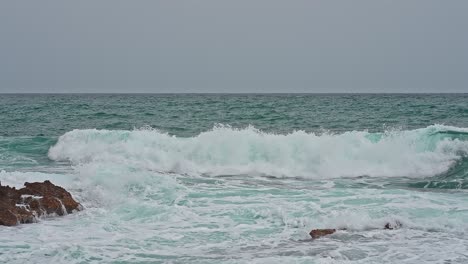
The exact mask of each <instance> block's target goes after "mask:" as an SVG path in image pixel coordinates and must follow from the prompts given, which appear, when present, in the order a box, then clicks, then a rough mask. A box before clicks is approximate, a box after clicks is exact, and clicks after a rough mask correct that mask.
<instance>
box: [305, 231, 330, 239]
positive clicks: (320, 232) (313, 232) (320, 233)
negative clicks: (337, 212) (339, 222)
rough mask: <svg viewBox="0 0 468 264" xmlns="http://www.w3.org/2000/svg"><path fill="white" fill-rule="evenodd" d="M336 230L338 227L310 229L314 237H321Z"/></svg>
mask: <svg viewBox="0 0 468 264" xmlns="http://www.w3.org/2000/svg"><path fill="white" fill-rule="evenodd" d="M335 232H336V229H313V230H312V231H310V233H309V235H310V236H311V237H312V238H313V239H316V238H319V237H323V236H326V235H331V234H333V233H335Z"/></svg>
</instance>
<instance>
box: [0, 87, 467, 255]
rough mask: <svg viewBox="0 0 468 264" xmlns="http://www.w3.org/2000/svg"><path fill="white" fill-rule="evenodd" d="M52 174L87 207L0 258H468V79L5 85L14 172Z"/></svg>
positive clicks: (24, 230) (2, 152) (11, 231)
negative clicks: (383, 83) (272, 87)
mask: <svg viewBox="0 0 468 264" xmlns="http://www.w3.org/2000/svg"><path fill="white" fill-rule="evenodd" d="M44 180H51V181H52V182H53V183H55V184H58V185H60V186H63V187H64V188H65V189H67V190H68V191H70V193H71V194H72V195H73V196H74V198H75V199H76V200H78V201H79V202H80V203H81V204H82V205H83V206H84V208H85V209H84V210H83V211H81V212H78V213H75V214H70V215H67V216H64V217H48V218H43V219H40V221H39V222H38V223H36V224H24V225H19V226H15V227H0V263H9V264H12V263H445V264H452V263H468V94H381V95H373V94H361V95H357V94H264V95H254V94H246V95H222V94H198V95H197V94H180V95H164V94H139V95H118V94H116V95H106V94H103V95H99V94H93V95H91V94H88V95H86V94H82V95H34V94H31V95H27V94H25V95H13V94H11V95H0V181H1V183H2V185H13V186H17V187H21V186H22V185H23V183H24V182H26V181H29V182H33V181H44ZM386 223H392V224H396V223H401V224H402V227H401V228H399V229H395V230H384V229H383V227H384V225H385V224H386ZM315 228H339V229H345V230H339V231H337V232H336V233H335V234H333V235H330V236H326V237H322V238H320V239H316V240H312V239H311V238H310V236H309V234H308V233H309V232H310V230H311V229H315Z"/></svg>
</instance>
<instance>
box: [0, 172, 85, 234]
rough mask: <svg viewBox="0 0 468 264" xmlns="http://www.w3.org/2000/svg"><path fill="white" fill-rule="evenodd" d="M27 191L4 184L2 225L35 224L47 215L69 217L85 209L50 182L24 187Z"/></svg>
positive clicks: (0, 194) (0, 190) (0, 204)
mask: <svg viewBox="0 0 468 264" xmlns="http://www.w3.org/2000/svg"><path fill="white" fill-rule="evenodd" d="M24 186H25V187H24V188H21V189H19V190H17V189H16V188H14V187H9V186H2V185H1V183H0V225H6V226H13V225H17V224H23V223H34V222H36V221H37V217H40V216H44V215H54V214H55V215H66V214H69V213H72V212H73V211H74V210H78V211H79V210H81V209H82V206H81V205H80V204H79V203H78V202H76V201H75V200H74V199H73V197H72V196H71V194H70V193H69V192H67V191H66V190H65V189H63V188H62V187H60V186H57V185H54V184H53V183H51V182H50V181H44V182H34V183H28V182H26V183H25V184H24Z"/></svg>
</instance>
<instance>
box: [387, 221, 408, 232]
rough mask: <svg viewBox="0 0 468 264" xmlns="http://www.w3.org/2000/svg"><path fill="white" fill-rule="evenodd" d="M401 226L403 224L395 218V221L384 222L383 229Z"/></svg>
mask: <svg viewBox="0 0 468 264" xmlns="http://www.w3.org/2000/svg"><path fill="white" fill-rule="evenodd" d="M402 226H403V224H402V223H401V222H400V221H398V220H397V221H395V223H390V222H389V223H386V224H385V227H384V229H389V230H393V229H398V228H400V227H402Z"/></svg>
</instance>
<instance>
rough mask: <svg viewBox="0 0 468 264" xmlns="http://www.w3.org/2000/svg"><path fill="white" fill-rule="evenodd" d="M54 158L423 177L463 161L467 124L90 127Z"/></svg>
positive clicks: (195, 169)
mask: <svg viewBox="0 0 468 264" xmlns="http://www.w3.org/2000/svg"><path fill="white" fill-rule="evenodd" d="M48 156H49V158H50V159H52V160H55V161H70V162H71V163H72V164H73V165H86V164H90V163H106V164H109V163H110V164H119V165H122V164H125V165H126V166H129V167H130V168H135V169H145V170H154V171H158V172H174V173H183V174H193V175H201V174H205V175H211V176H219V175H244V174H248V175H268V176H274V177H303V178H317V179H324V178H337V177H356V176H370V177H415V178H416V177H430V176H437V175H440V174H442V173H446V172H449V171H453V170H454V169H453V168H454V166H459V165H460V163H464V162H462V161H464V160H465V161H466V157H467V156H468V128H458V127H451V126H444V125H432V126H429V127H426V128H421V129H415V130H388V131H385V132H383V133H370V132H366V131H350V132H345V133H342V134H333V133H329V132H325V133H321V134H318V133H307V132H304V131H294V132H292V133H289V134H273V133H267V132H262V131H260V130H258V129H256V128H254V127H252V126H249V127H247V128H243V129H236V128H232V127H230V126H224V125H218V126H215V127H214V128H213V129H212V130H210V131H206V132H202V133H200V134H199V135H197V136H194V137H186V138H184V137H176V136H173V135H169V134H167V133H164V132H161V131H158V130H155V129H151V128H142V129H135V130H132V131H125V130H96V129H85V130H73V131H70V132H67V133H65V134H64V135H62V136H61V137H60V138H59V139H58V141H57V143H56V144H55V145H54V146H52V147H51V148H50V149H49V153H48ZM462 165H463V164H462Z"/></svg>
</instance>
